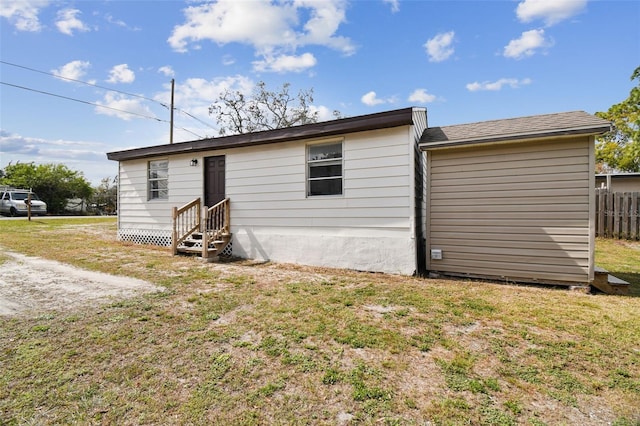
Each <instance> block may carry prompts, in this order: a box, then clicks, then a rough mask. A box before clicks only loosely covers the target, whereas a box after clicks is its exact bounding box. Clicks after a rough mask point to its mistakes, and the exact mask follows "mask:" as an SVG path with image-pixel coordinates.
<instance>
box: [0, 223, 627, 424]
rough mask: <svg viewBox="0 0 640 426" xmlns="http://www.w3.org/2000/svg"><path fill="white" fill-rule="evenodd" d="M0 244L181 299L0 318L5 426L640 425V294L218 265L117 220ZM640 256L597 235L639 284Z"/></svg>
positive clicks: (32, 229) (602, 249)
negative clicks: (135, 241) (119, 233)
mask: <svg viewBox="0 0 640 426" xmlns="http://www.w3.org/2000/svg"><path fill="white" fill-rule="evenodd" d="M0 235H2V240H1V243H0V244H1V245H2V246H3V247H4V248H7V249H11V250H15V251H19V252H22V253H25V254H28V255H32V256H42V257H46V258H49V259H54V260H59V261H63V262H67V263H71V264H74V265H75V266H78V267H82V268H87V269H91V270H99V271H103V272H109V273H114V274H123V275H128V276H134V277H137V278H142V279H146V280H149V281H152V282H154V283H156V284H158V285H161V286H164V287H166V288H167V289H168V290H167V291H166V292H163V293H154V294H149V295H145V296H140V297H137V298H133V299H128V300H116V301H110V302H105V304H104V305H101V306H99V307H91V306H87V307H86V308H84V309H81V310H74V311H59V312H58V311H56V312H40V313H37V314H35V315H30V316H27V315H23V316H19V317H0V366H1V368H2V374H1V375H0V416H1V417H0V423H1V424H8V425H13V424H70V423H71V424H77V423H80V424H93V423H102V424H142V423H144V424H160V423H162V424H166V423H173V424H207V423H225V422H226V423H229V424H245V425H253V424H256V425H257V424H272V423H277V424H341V423H342V424H346V423H364V424H374V423H376V424H377V423H381V424H425V423H426V422H431V423H432V424H479V425H482V424H486V425H516V424H534V425H543V424H586V425H589V424H592V425H599V424H618V425H637V424H639V423H640V408H639V407H640V368H639V366H640V343H639V342H640V327H638V312H640V298H636V297H619V296H603V295H586V294H582V293H574V292H569V291H565V290H553V289H544V288H536V287H526V286H507V285H497V284H491V283H480V282H467V281H453V280H451V281H448V280H429V279H421V278H412V277H399V276H392V275H383V274H370V273H357V272H352V271H343V270H331V269H324V268H310V267H302V266H296V265H276V264H269V263H261V264H256V263H252V262H250V261H239V262H230V263H222V264H206V263H201V262H200V261H198V260H197V259H196V258H189V257H173V256H170V255H169V253H168V250H166V249H160V248H153V247H144V246H136V245H131V244H124V243H120V242H117V241H115V222H114V220H113V219H111V218H109V219H73V220H69V221H66V220H46V219H43V220H35V221H32V222H27V221H0ZM635 250H636V249H634V248H633V246H627V245H620V244H616V243H613V244H612V243H611V242H610V241H606V240H598V253H597V259H598V263H599V264H600V265H602V266H603V267H605V268H607V269H609V270H610V271H611V272H612V273H619V272H626V273H628V274H629V275H628V276H631V277H632V278H633V277H637V276H638V274H640V270H638V269H639V268H640V266H638V265H639V262H636V261H634V259H637V251H635ZM0 258H3V257H2V255H1V254H0ZM625 259H626V260H625ZM607 262H608V264H607ZM625 265H626V266H625ZM616 268H618V269H616ZM624 268H626V269H624ZM621 277H622V278H624V277H623V276H621ZM625 279H627V278H625Z"/></svg>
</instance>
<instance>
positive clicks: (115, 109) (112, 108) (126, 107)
mask: <svg viewBox="0 0 640 426" xmlns="http://www.w3.org/2000/svg"><path fill="white" fill-rule="evenodd" d="M95 103H96V104H97V105H101V106H102V107H104V108H101V107H96V112H97V113H98V114H103V115H110V116H112V117H118V118H121V119H123V120H126V121H129V120H131V119H133V118H140V116H145V117H155V115H154V114H153V113H152V112H151V111H150V110H149V108H148V107H147V106H146V105H145V104H144V103H143V100H142V99H138V98H136V99H133V98H128V97H126V96H125V95H123V94H120V93H112V92H108V93H107V94H105V95H104V100H102V101H96V102H95Z"/></svg>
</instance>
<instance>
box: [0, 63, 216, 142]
mask: <svg viewBox="0 0 640 426" xmlns="http://www.w3.org/2000/svg"><path fill="white" fill-rule="evenodd" d="M0 64H5V65H9V66H12V67H16V68H22V69H25V70H28V71H32V72H36V73H40V74H44V75H48V76H51V77H55V78H59V79H62V80H67V81H73V82H75V83H81V84H86V85H87V86H91V87H95V88H98V89H103V90H108V91H111V92H117V93H121V94H123V95H127V96H133V97H136V98H140V99H144V100H146V101H149V102H154V103H157V104H159V105H161V106H163V107H164V108H167V109H170V108H171V107H170V106H169V105H167V104H165V103H163V102H160V101H157V100H155V99H151V98H147V97H146V96H142V95H137V94H135V93H129V92H125V91H122V90H118V89H112V88H110V87H105V86H100V85H98V84H94V83H89V82H88V81H83V80H77V79H75V78H69V77H63V76H61V75H58V74H54V73H51V72H47V71H42V70H38V69H35V68H31V67H27V66H24V65H19V64H14V63H12V62H7V61H2V60H0ZM16 87H17V86H16ZM27 90H31V89H27ZM52 96H57V95H52ZM72 100H73V99H72ZM90 105H95V104H90ZM105 108H109V107H105ZM112 109H113V108H112ZM173 109H174V110H176V111H179V112H181V113H183V114H185V115H187V116H189V117H191V118H193V119H194V120H196V121H198V122H199V123H200V124H203V125H205V126H207V127H209V128H211V129H213V130H217V129H216V128H215V127H213V126H211V125H210V124H209V123H207V122H205V121H202V120H200V119H199V118H198V117H196V116H194V115H192V114H190V113H189V112H187V111H185V110H183V109H180V108H176V107H174V108H173ZM124 112H127V111H124ZM130 114H135V113H130ZM164 122H167V121H166V120H165V121H164ZM179 129H181V130H185V131H187V132H189V133H191V134H193V135H195V136H198V137H201V136H199V135H197V134H195V133H193V132H191V131H189V130H187V129H184V128H181V127H179Z"/></svg>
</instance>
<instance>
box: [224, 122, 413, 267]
mask: <svg viewBox="0 0 640 426" xmlns="http://www.w3.org/2000/svg"><path fill="white" fill-rule="evenodd" d="M408 132H409V128H408V127H405V128H401V129H394V130H384V131H377V132H363V133H357V134H351V135H347V136H346V137H345V138H343V139H342V138H338V139H327V140H319V141H312V142H307V143H304V142H291V143H285V144H277V145H273V146H270V147H262V148H261V149H260V150H256V149H255V148H243V149H237V150H234V151H233V152H230V153H229V154H228V155H227V165H226V175H227V196H228V197H229V198H230V199H231V230H232V233H233V234H234V242H233V251H234V254H237V255H240V256H243V257H249V258H254V259H270V260H274V261H278V262H290V263H300V264H310V265H319V266H330V267H343V268H351V269H360V270H368V271H383V272H393V273H403V274H412V273H413V272H414V271H415V269H416V266H415V255H416V251H415V239H414V238H413V235H412V231H413V226H412V212H411V205H412V200H411V197H412V196H413V194H412V192H411V185H410V176H411V173H412V170H411V167H412V166H411V163H410V144H409V141H410V139H409V133H408ZM335 140H342V141H343V157H344V169H343V176H344V181H343V185H344V193H343V195H342V196H325V197H307V196H306V145H307V144H309V143H315V142H331V141H335Z"/></svg>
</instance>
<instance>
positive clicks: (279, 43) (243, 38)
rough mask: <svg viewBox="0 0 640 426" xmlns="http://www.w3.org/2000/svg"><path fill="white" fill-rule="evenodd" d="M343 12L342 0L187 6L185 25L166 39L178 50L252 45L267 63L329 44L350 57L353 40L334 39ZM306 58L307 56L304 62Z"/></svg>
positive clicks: (230, 0)
mask: <svg viewBox="0 0 640 426" xmlns="http://www.w3.org/2000/svg"><path fill="white" fill-rule="evenodd" d="M345 9H346V2H345V1H344V0H331V1H329V0H326V1H316V0H295V1H286V2H278V3H275V2H274V3H272V2H271V1H266V0H262V1H251V2H245V1H235V0H219V1H217V2H215V3H207V4H202V5H197V6H190V7H187V8H186V9H185V10H184V15H185V22H184V23H183V24H181V25H177V26H175V27H174V28H173V32H172V33H171V36H170V37H169V39H168V40H167V41H168V43H169V44H170V45H171V47H172V48H173V49H174V50H176V51H179V52H186V51H187V50H188V48H192V49H194V48H198V46H199V45H198V43H199V42H201V41H205V40H209V41H212V42H214V43H218V44H227V43H243V44H248V45H251V46H253V47H254V49H255V51H256V54H257V55H258V56H262V57H264V58H265V60H264V61H263V62H268V61H269V59H268V58H278V57H283V58H284V57H286V56H290V57H292V58H293V57H296V56H295V55H293V56H292V55H291V54H292V53H295V51H296V49H298V48H299V47H302V46H305V45H320V46H326V47H329V48H332V49H336V50H338V51H341V52H342V53H344V54H352V53H353V52H354V51H355V47H354V46H353V44H352V42H351V40H349V39H348V38H346V37H342V36H338V35H336V32H337V31H338V28H339V26H340V25H341V24H342V23H344V22H345V20H346V17H345ZM303 17H305V18H306V20H305V19H303ZM301 56H304V55H301ZM298 58H299V57H298ZM308 59H309V57H308V56H306V57H305V61H308ZM259 62H260V61H259ZM306 63H308V62H306ZM264 66H267V64H265V65H264ZM294 69H296V70H297V69H298V67H294Z"/></svg>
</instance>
